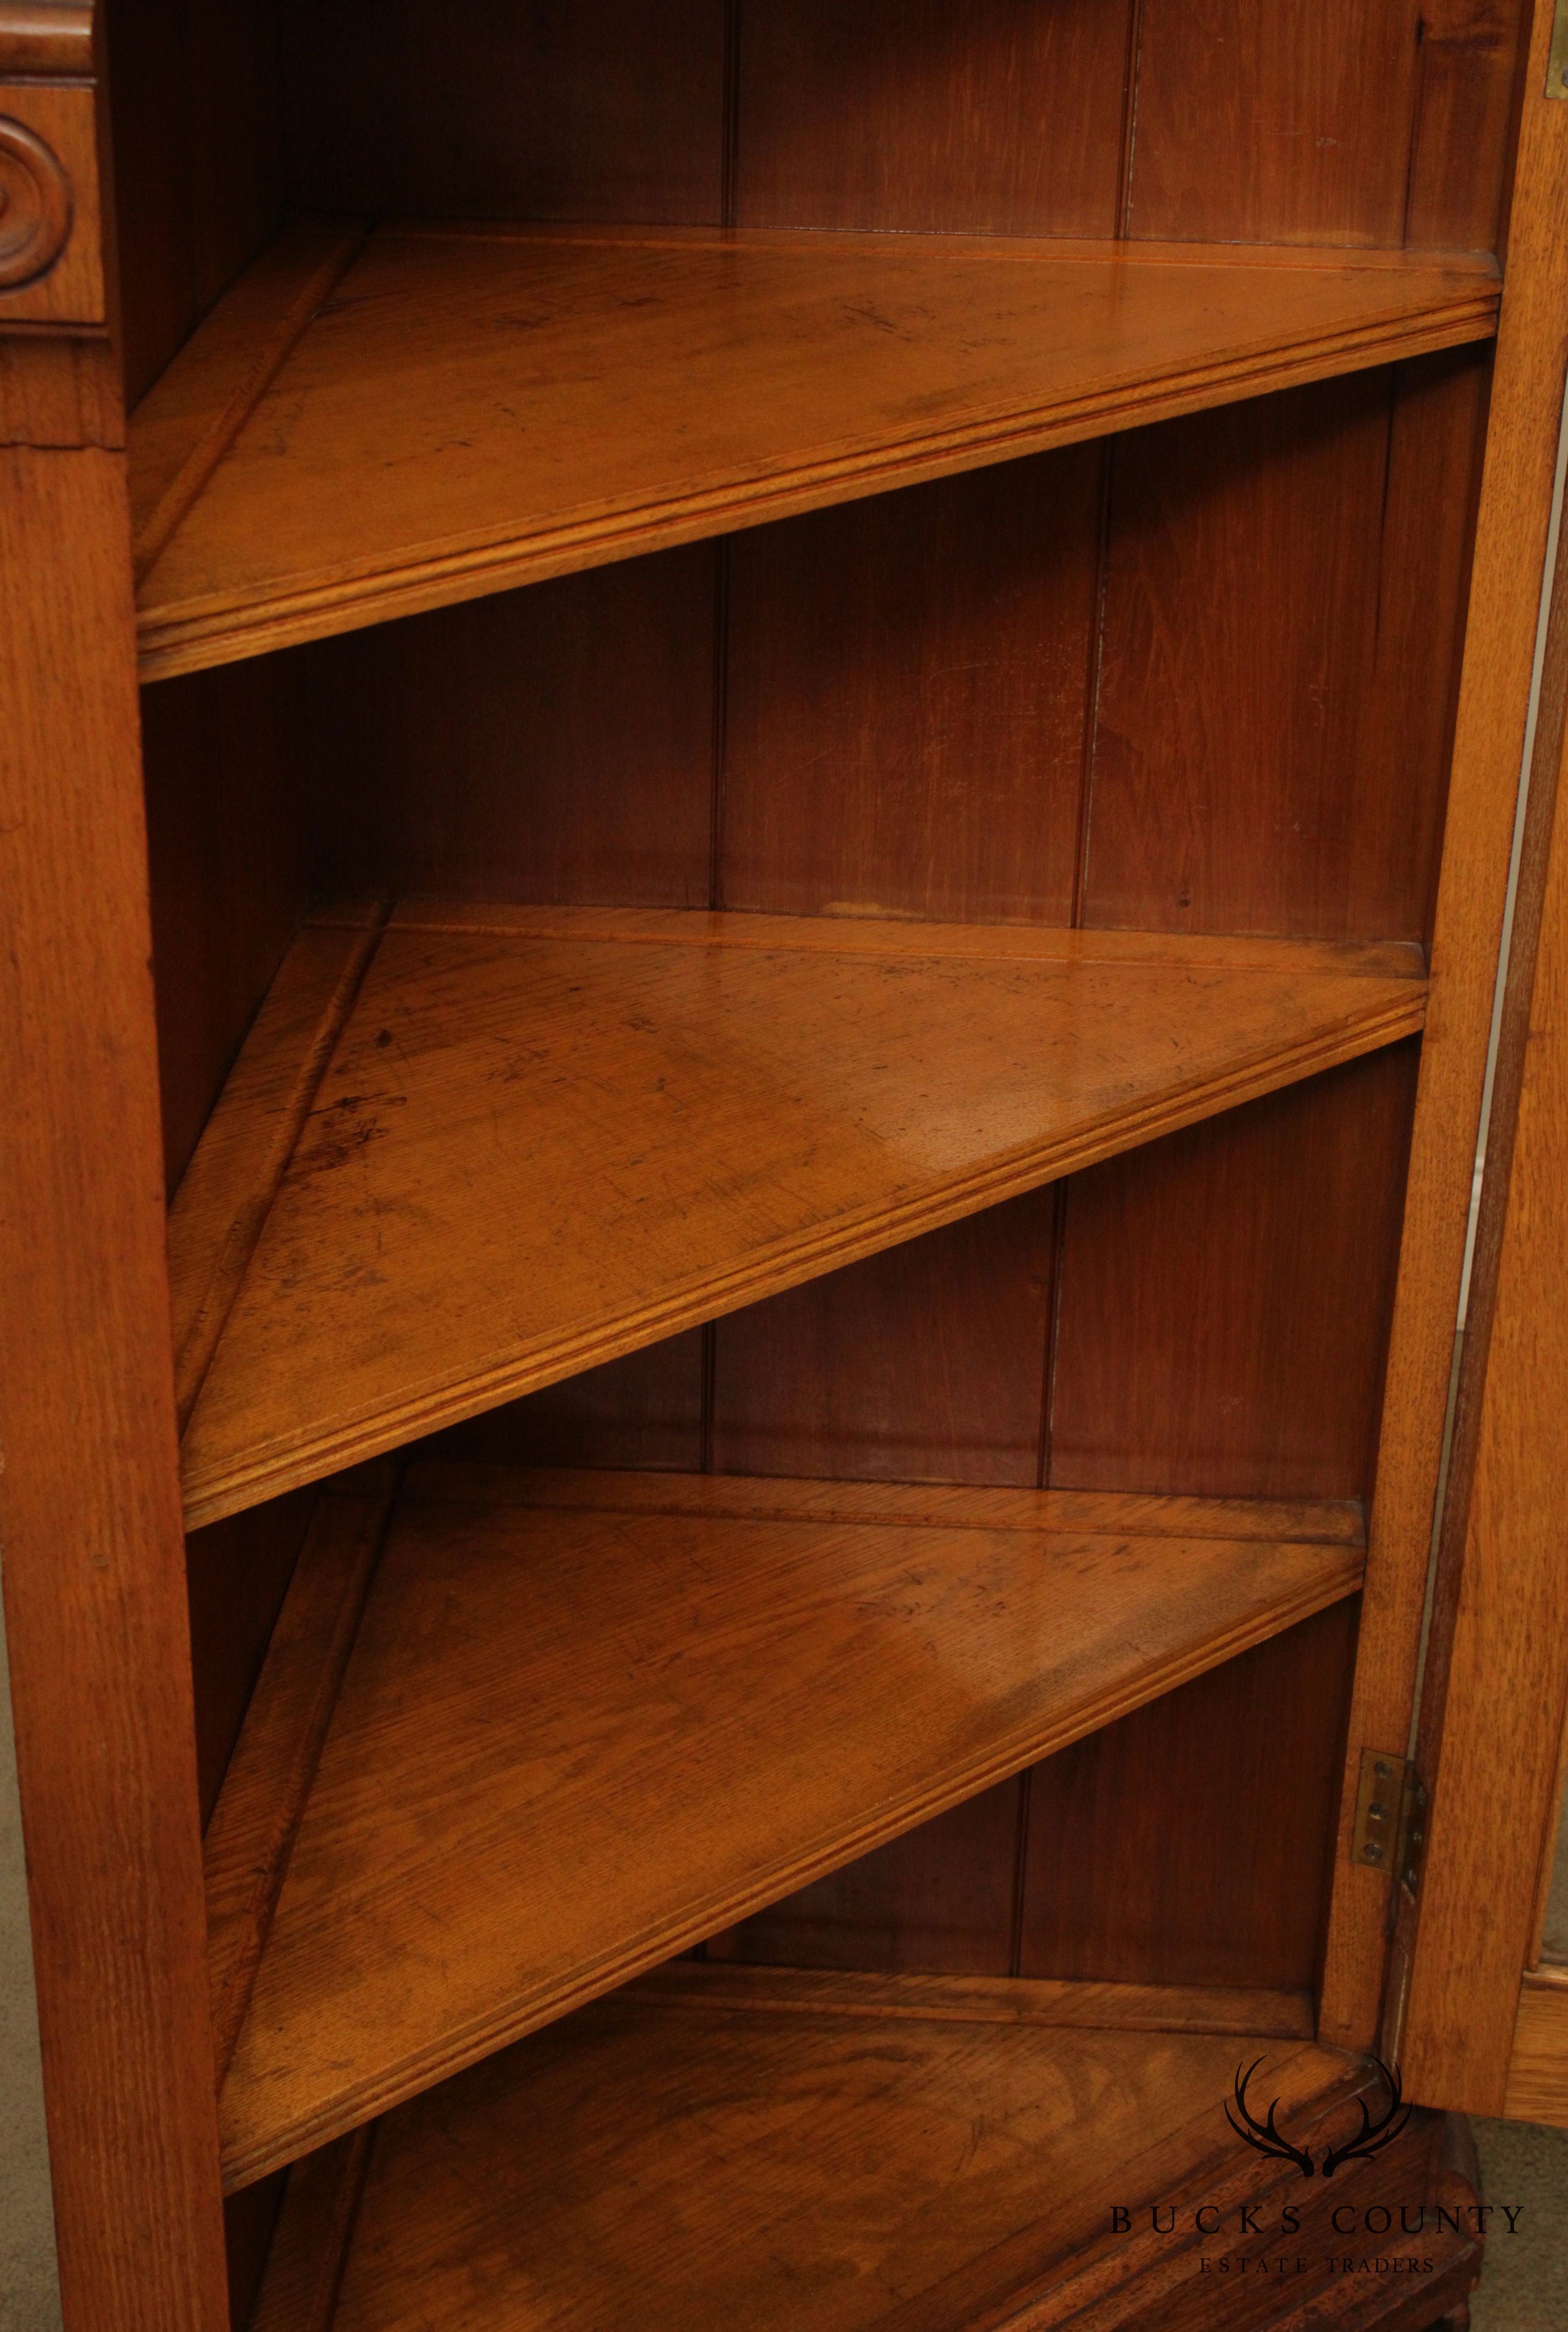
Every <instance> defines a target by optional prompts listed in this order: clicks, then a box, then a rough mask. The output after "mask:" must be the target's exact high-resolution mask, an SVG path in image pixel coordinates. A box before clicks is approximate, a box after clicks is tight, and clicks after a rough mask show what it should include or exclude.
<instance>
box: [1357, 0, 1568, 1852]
mask: <svg viewBox="0 0 1568 2332" xmlns="http://www.w3.org/2000/svg"><path fill="white" fill-rule="evenodd" d="M1563 5H1568V0H1563ZM1426 1844H1427V1792H1426V1784H1425V1783H1424V1782H1422V1780H1421V1778H1420V1774H1419V1773H1417V1772H1416V1769H1415V1767H1414V1765H1413V1764H1412V1763H1411V1762H1410V1759H1409V1758H1408V1757H1391V1756H1390V1755H1389V1754H1387V1752H1386V1751H1384V1750H1381V1749H1363V1750H1362V1753H1361V1786H1360V1788H1359V1789H1358V1790H1357V1792H1356V1801H1355V1833H1354V1836H1353V1839H1352V1840H1351V1849H1350V1850H1351V1859H1352V1860H1353V1861H1354V1862H1366V1863H1370V1864H1371V1865H1372V1868H1373V1869H1374V1870H1386V1871H1388V1872H1390V1873H1391V1875H1392V1876H1393V1877H1394V1878H1397V1879H1398V1880H1399V1881H1400V1883H1401V1886H1404V1887H1408V1888H1410V1893H1411V1894H1412V1895H1413V1894H1414V1893H1415V1892H1416V1890H1417V1888H1419V1887H1420V1878H1421V1858H1422V1856H1423V1854H1424V1853H1425V1851H1426Z"/></svg>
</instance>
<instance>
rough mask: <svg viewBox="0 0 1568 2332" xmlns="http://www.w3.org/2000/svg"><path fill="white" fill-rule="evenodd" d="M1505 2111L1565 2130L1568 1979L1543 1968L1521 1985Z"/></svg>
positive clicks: (1510, 2116)
mask: <svg viewBox="0 0 1568 2332" xmlns="http://www.w3.org/2000/svg"><path fill="white" fill-rule="evenodd" d="M1503 2111H1504V2114H1505V2115H1506V2117H1507V2119H1508V2120H1509V2121H1535V2122H1546V2123H1548V2124H1549V2125H1550V2126H1551V2127H1554V2128H1556V2129H1568V1979H1565V1978H1564V1977H1563V1975H1562V1974H1554V1973H1550V1972H1548V1971H1546V1970H1542V1971H1540V1972H1539V1973H1538V1974H1526V1976H1525V1980H1524V1982H1523V1983H1522V1984H1521V1985H1520V1987H1519V2007H1518V2013H1517V2016H1516V2018H1515V2025H1514V2040H1513V2047H1512V2049H1511V2050H1510V2052H1509V2056H1508V2079H1507V2086H1506V2089H1505V2090H1504V2093H1503Z"/></svg>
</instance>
